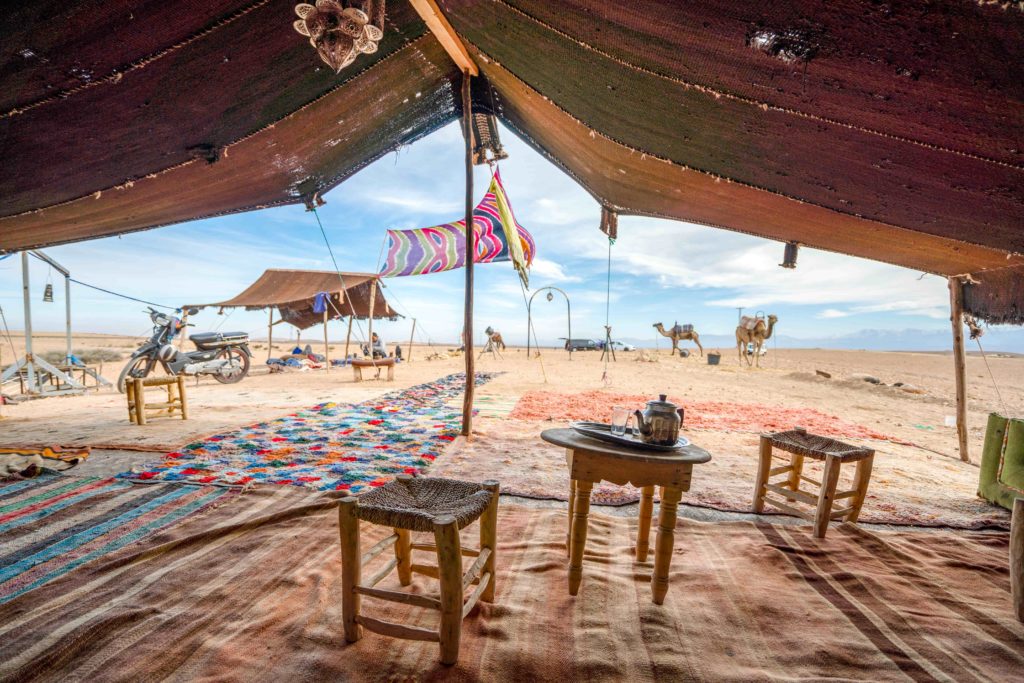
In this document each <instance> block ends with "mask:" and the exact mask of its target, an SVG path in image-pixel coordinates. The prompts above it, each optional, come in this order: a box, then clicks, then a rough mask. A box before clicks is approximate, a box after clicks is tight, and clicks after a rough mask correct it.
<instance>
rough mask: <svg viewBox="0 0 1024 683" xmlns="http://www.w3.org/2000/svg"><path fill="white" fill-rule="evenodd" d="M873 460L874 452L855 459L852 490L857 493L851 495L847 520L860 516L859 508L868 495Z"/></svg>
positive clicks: (853, 519) (855, 519)
mask: <svg viewBox="0 0 1024 683" xmlns="http://www.w3.org/2000/svg"><path fill="white" fill-rule="evenodd" d="M874 461H875V455H874V453H872V454H871V455H869V456H868V457H866V458H864V459H863V460H858V461H857V469H856V470H854V472H853V490H854V491H856V492H857V493H856V494H855V495H854V496H853V501H852V503H851V504H850V508H851V509H850V514H848V515H847V516H846V521H847V522H856V521H857V519H858V518H860V509H861V507H863V505H864V499H865V498H866V497H867V495H868V482H870V481H871V467H872V466H873V465H874Z"/></svg>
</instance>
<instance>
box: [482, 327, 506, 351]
mask: <svg viewBox="0 0 1024 683" xmlns="http://www.w3.org/2000/svg"><path fill="white" fill-rule="evenodd" d="M484 334H486V335H487V340H488V341H489V342H491V343H492V344H494V345H495V346H496V347H500V348H501V350H502V351H504V350H505V340H504V339H502V338H501V332H498V331H497V330H496V329H494V328H493V327H491V326H489V325H488V327H487V329H486V330H484Z"/></svg>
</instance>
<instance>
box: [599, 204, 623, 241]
mask: <svg viewBox="0 0 1024 683" xmlns="http://www.w3.org/2000/svg"><path fill="white" fill-rule="evenodd" d="M601 232H603V233H604V234H606V235H608V239H610V240H617V239H618V238H619V214H617V213H616V212H615V210H614V209H612V208H611V207H609V206H604V205H602V206H601Z"/></svg>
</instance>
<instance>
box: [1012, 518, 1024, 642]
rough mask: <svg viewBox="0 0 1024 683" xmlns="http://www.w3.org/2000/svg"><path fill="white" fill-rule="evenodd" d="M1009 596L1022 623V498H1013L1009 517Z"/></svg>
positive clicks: (1023, 601) (1023, 546)
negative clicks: (1011, 512)
mask: <svg viewBox="0 0 1024 683" xmlns="http://www.w3.org/2000/svg"><path fill="white" fill-rule="evenodd" d="M1010 596H1011V597H1012V599H1013V613H1014V614H1015V615H1017V619H1018V620H1019V621H1020V622H1021V623H1024V498H1016V499H1014V501H1013V514H1012V516H1011V517H1010Z"/></svg>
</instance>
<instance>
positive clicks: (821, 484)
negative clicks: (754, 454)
mask: <svg viewBox="0 0 1024 683" xmlns="http://www.w3.org/2000/svg"><path fill="white" fill-rule="evenodd" d="M773 448H778V449H779V450H782V451H787V452H789V453H790V457H789V464H788V465H784V466H781V467H774V468H773V467H772V450H773ZM804 457H808V458H814V459H815V460H824V461H825V471H824V475H823V477H822V481H816V480H814V479H811V478H810V477H805V476H804V474H803V468H804ZM874 459H875V451H874V450H872V449H870V448H862V447H859V446H851V445H850V444H847V443H843V442H842V441H837V440H835V439H830V438H828V437H827V436H816V435H814V434H808V433H807V431H806V430H804V429H800V428H797V429H793V430H791V431H788V432H776V433H774V434H762V435H761V456H760V460H759V462H758V466H757V484H756V486H755V488H754V512H761V511H762V510H764V506H765V503H767V504H768V505H771V506H773V507H776V508H778V509H779V510H782V511H783V512H788V513H790V514H793V515H797V516H798V517H803V518H804V519H806V520H809V521H811V522H813V523H814V535H815V536H816V537H817V538H825V531H826V530H827V529H828V523H829V522H830V521H832V520H833V519H841V520H842V521H844V522H856V521H857V517H858V516H859V515H860V509H861V506H862V505H864V496H865V495H866V494H867V491H868V481H869V480H870V479H871V465H872V463H873V462H874ZM849 462H855V463H857V469H856V471H855V472H854V483H853V488H852V489H850V490H849V491H842V492H841V493H836V485H837V484H838V483H839V468H840V467H841V466H842V465H843V464H844V463H849ZM780 474H784V475H786V478H785V479H784V480H783V479H779V480H777V481H776V483H772V482H771V481H769V480H770V479H771V478H772V477H774V476H776V475H780ZM802 481H803V482H807V483H809V484H812V485H814V486H817V487H818V492H817V493H811V492H808V491H801V490H800V482H802ZM769 491H770V492H772V493H775V494H778V495H780V496H782V497H783V498H785V499H786V502H782V501H780V500H778V499H776V498H769V497H768V495H767V494H768V492H769ZM842 498H849V499H850V504H849V506H848V507H845V508H841V509H839V510H835V511H833V510H832V503H833V502H835V501H836V500H839V499H842ZM797 503H804V504H806V505H810V506H813V507H814V511H813V512H809V511H805V510H802V509H800V508H798V507H794V504H797Z"/></svg>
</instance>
